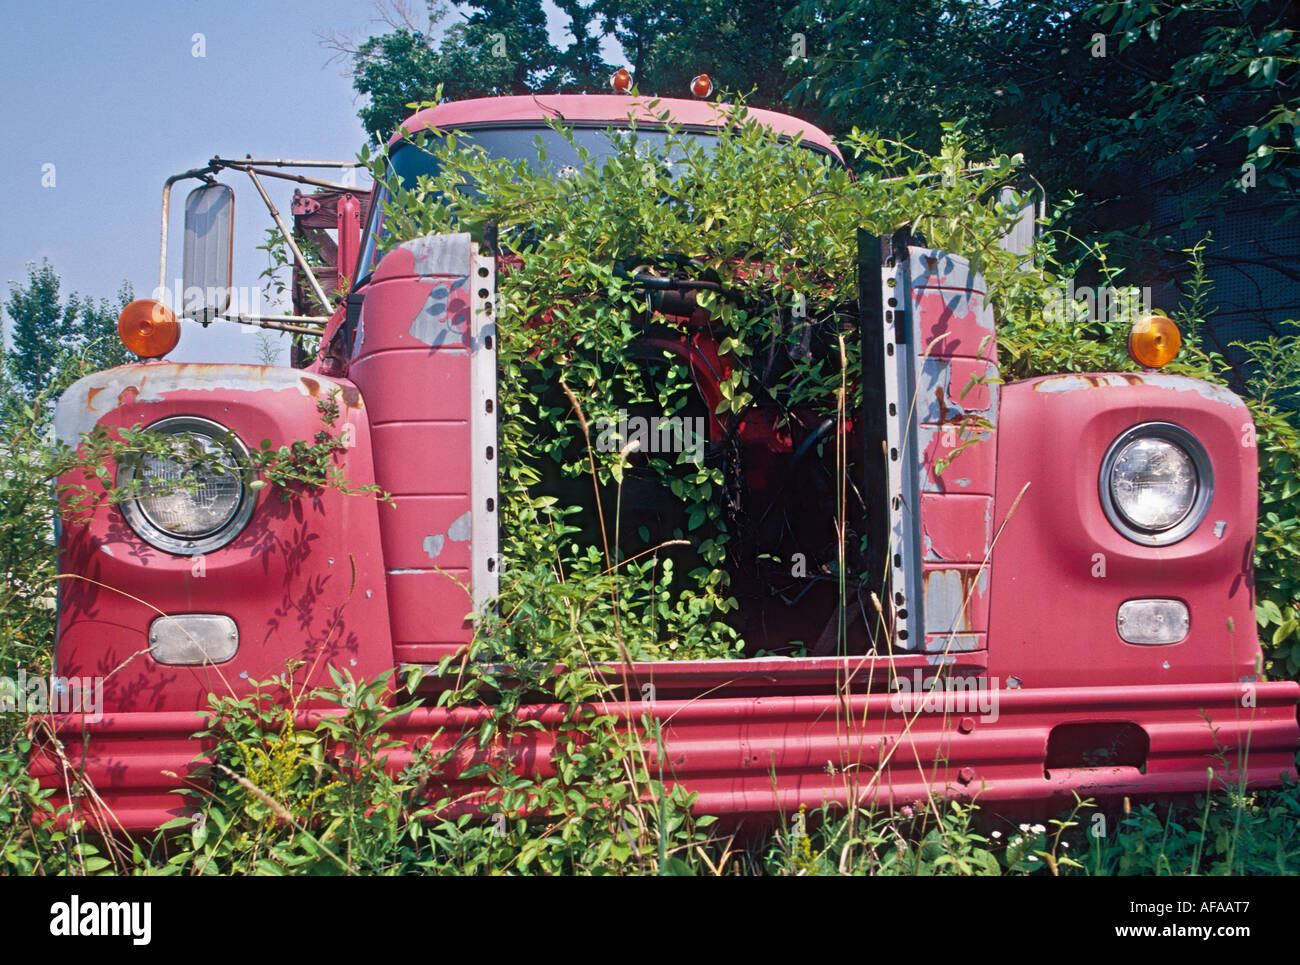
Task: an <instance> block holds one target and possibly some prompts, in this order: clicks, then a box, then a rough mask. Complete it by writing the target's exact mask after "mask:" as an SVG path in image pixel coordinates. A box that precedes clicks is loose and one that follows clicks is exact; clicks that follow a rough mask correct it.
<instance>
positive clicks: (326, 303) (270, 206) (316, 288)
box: [245, 168, 334, 313]
mask: <svg viewBox="0 0 1300 965" xmlns="http://www.w3.org/2000/svg"><path fill="white" fill-rule="evenodd" d="M245 173H247V174H248V176H249V177H250V178H252V180H253V186H254V187H256V188H257V193H258V194H260V195H261V196H262V203H263V204H265V205H266V210H268V211H270V212H271V217H272V218H274V219H275V223H276V226H277V227H279V229H280V236H281V237H282V238H284V240H285V242H286V243H287V244H288V245H289V250H290V251H292V252H293V257H294V259H295V260H296V261H297V262H298V265H299V267H300V268H302V272H303V274H304V275H305V276H306V277H307V281H308V283H310V285H311V290H312V294H314V295H315V296H316V300H317V301H318V302H319V303H320V307H321V310H322V311H324V312H326V313H329V312H332V311H334V306H333V305H332V304H330V300H329V297H328V296H327V295H326V294H325V289H323V288H321V286H320V280H319V279H318V278H317V277H316V273H315V272H314V271H312V267H311V265H309V264H307V259H306V258H305V257H304V256H303V253H302V251H301V249H299V247H298V243H297V242H296V241H294V240H293V234H292V232H290V231H289V229H288V227H287V226H286V225H285V223H284V219H283V218H282V217H280V212H279V211H278V210H276V207H275V204H274V203H273V202H272V201H271V196H270V195H269V194H267V193H266V189H265V188H264V187H262V182H261V181H260V180H259V179H258V177H257V172H256V171H254V170H253V169H252V168H247V169H245Z"/></svg>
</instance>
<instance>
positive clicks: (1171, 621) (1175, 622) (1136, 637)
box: [1115, 600, 1191, 645]
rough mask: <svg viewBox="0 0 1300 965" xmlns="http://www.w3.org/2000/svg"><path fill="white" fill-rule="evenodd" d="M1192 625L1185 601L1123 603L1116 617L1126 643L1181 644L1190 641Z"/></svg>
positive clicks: (1133, 601)
mask: <svg viewBox="0 0 1300 965" xmlns="http://www.w3.org/2000/svg"><path fill="white" fill-rule="evenodd" d="M1190 624H1191V618H1190V617H1189V615H1188V613H1187V604H1186V603H1184V602H1183V601H1182V600H1128V601H1127V602H1125V603H1122V604H1120V608H1119V613H1118V614H1117V615H1116V617H1115V627H1116V629H1117V630H1119V635H1120V638H1121V639H1122V640H1123V641H1124V642H1125V643H1140V644H1147V645H1151V644H1154V645H1160V644H1166V643H1178V642H1180V641H1182V640H1185V639H1187V628H1188V626H1190Z"/></svg>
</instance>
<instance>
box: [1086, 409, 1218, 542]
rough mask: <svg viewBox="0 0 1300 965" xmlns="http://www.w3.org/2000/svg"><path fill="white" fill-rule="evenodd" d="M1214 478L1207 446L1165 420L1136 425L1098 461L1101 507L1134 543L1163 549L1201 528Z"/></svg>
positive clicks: (1208, 504)
mask: <svg viewBox="0 0 1300 965" xmlns="http://www.w3.org/2000/svg"><path fill="white" fill-rule="evenodd" d="M1213 487H1214V478H1213V471H1212V469H1211V468H1210V460H1209V457H1208V456H1207V455H1206V453H1205V448H1204V447H1203V446H1202V445H1201V444H1200V442H1198V441H1197V439H1196V437H1195V436H1193V435H1192V434H1191V433H1190V432H1188V431H1187V430H1186V429H1183V428H1182V427H1181V426H1176V425H1172V424H1171V423H1165V422H1150V423H1147V424H1145V425H1140V426H1134V427H1133V428H1131V429H1129V430H1128V431H1126V432H1124V433H1123V434H1122V435H1121V436H1120V437H1119V438H1118V439H1116V440H1115V441H1114V442H1113V443H1111V446H1110V449H1109V450H1108V451H1107V453H1106V458H1105V460H1103V462H1102V467H1101V478H1100V480H1099V488H1100V495H1101V504H1102V508H1103V509H1104V510H1105V512H1106V516H1107V518H1108V519H1109V520H1110V522H1111V525H1113V526H1114V527H1115V528H1116V529H1117V530H1119V531H1120V532H1121V533H1123V534H1124V535H1125V536H1127V537H1128V538H1129V539H1131V540H1133V541H1134V542H1136V543H1144V544H1146V545H1148V546H1167V545H1169V544H1170V543H1176V542H1178V541H1179V540H1181V539H1184V538H1185V537H1187V536H1188V535H1190V534H1191V532H1192V531H1193V530H1194V529H1196V527H1197V526H1199V525H1200V523H1201V520H1202V519H1204V518H1205V514H1206V512H1207V511H1208V510H1209V506H1210V496H1211V495H1212V494H1213Z"/></svg>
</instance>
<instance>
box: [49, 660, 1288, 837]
mask: <svg viewBox="0 0 1300 965" xmlns="http://www.w3.org/2000/svg"><path fill="white" fill-rule="evenodd" d="M960 696H961V695H960V694H956V695H949V697H957V698H960ZM925 698H926V695H925V694H917V695H896V694H872V695H841V696H834V695H805V696H778V697H752V696H751V697H723V698H717V699H707V698H706V699H694V700H662V699H661V700H658V701H656V702H654V703H642V702H633V703H627V704H616V705H610V707H609V708H608V709H609V710H610V711H611V712H612V713H614V714H615V715H616V716H618V717H619V718H621V719H623V720H625V721H634V722H635V721H640V719H641V718H642V716H643V715H646V714H649V715H651V716H652V717H653V718H656V719H658V720H659V721H661V722H662V725H663V732H664V749H665V761H664V764H665V774H666V775H667V776H670V778H671V779H672V780H673V781H676V782H678V783H680V784H683V785H685V787H686V788H687V789H688V790H691V791H694V792H697V793H698V794H699V799H698V801H697V804H696V810H697V812H699V813H701V814H715V815H720V816H733V817H740V816H746V815H766V814H772V813H775V812H787V813H788V812H790V811H792V810H794V809H797V808H798V806H799V805H800V804H806V805H808V806H809V807H810V808H815V807H818V806H820V805H821V804H822V803H824V802H828V803H831V804H833V805H844V804H846V803H847V802H849V801H853V800H858V801H861V802H864V803H868V804H876V805H902V804H905V803H910V802H913V801H918V800H923V799H925V798H926V797H927V796H928V795H930V794H937V795H945V796H949V797H958V798H962V799H967V800H969V799H977V800H979V801H981V802H996V803H1000V804H1006V803H1009V802H1018V803H1019V804H1022V805H1032V804H1038V805H1044V804H1054V803H1060V804H1066V803H1068V802H1070V801H1072V800H1073V795H1074V794H1075V793H1078V794H1079V795H1080V796H1081V797H1084V798H1088V797H1093V798H1104V797H1114V796H1118V795H1131V796H1145V795H1152V794H1160V793H1179V792H1204V791H1205V790H1206V789H1207V786H1213V787H1219V786H1221V784H1220V782H1221V781H1227V780H1237V779H1239V778H1241V777H1245V779H1246V780H1247V781H1248V782H1249V784H1250V785H1251V786H1254V787H1267V786H1276V785H1278V784H1280V783H1281V782H1282V781H1283V780H1286V779H1294V778H1295V776H1296V769H1295V755H1296V747H1297V739H1298V738H1300V727H1298V726H1297V719H1296V703H1297V699H1300V684H1297V683H1295V682H1291V681H1284V682H1273V683H1258V684H1213V685H1209V684H1207V685H1195V684H1192V685H1178V686H1144V687H1090V688H1057V689H1040V690H1008V689H1001V690H991V691H987V692H985V693H984V694H982V695H980V698H981V699H982V700H983V701H984V703H983V704H982V705H978V706H977V705H976V704H975V703H974V702H973V700H974V698H973V697H972V702H968V703H966V704H965V705H962V704H960V703H958V702H954V701H952V700H949V701H948V704H947V706H942V705H943V703H944V701H939V700H937V699H936V698H934V697H931V698H930V705H929V709H926V707H925V705H924V704H921V701H922V700H924V699H925ZM936 705H938V706H936ZM1252 705H1253V706H1252ZM918 708H919V709H918ZM994 708H995V711H994ZM568 710H569V708H567V707H565V706H563V705H536V706H533V707H530V708H527V709H526V710H525V711H524V712H523V714H522V716H523V717H525V718H533V719H536V720H537V721H538V722H539V723H541V724H542V725H543V728H542V729H541V730H525V731H523V733H522V735H521V734H519V733H517V734H516V735H515V738H514V739H513V740H512V743H511V748H510V752H511V753H512V754H513V755H515V759H516V761H517V762H519V763H517V768H518V769H519V770H521V771H528V772H533V773H537V774H539V775H543V776H544V775H547V774H549V773H551V762H550V758H551V753H552V748H553V746H554V734H555V730H556V728H558V727H559V725H560V724H561V722H562V721H563V719H564V718H565V715H566V713H567V712H568ZM321 713H322V712H320V711H303V712H300V715H299V721H298V723H299V725H300V726H303V727H312V726H315V723H316V722H318V721H319V719H320V716H321ZM486 713H487V711H484V710H477V709H461V710H452V711H447V710H429V709H421V710H418V711H415V712H413V713H411V714H409V715H407V716H405V717H403V718H399V719H398V720H396V721H394V723H393V724H392V725H391V728H392V731H393V733H394V736H397V737H399V738H401V739H402V740H404V741H406V742H407V743H408V744H414V743H422V742H425V741H428V740H430V739H432V740H433V742H434V744H435V745H436V746H442V747H450V746H451V745H452V744H453V743H454V742H455V739H456V737H457V735H459V734H461V733H463V732H464V731H465V730H467V729H468V730H475V731H476V730H477V729H478V727H479V725H480V724H481V723H482V721H483V718H484V715H485V714H486ZM995 718H996V719H995ZM45 720H46V721H48V723H49V724H50V727H49V728H48V729H47V728H44V727H40V728H38V730H39V731H40V732H42V733H43V734H44V735H45V737H44V739H43V740H40V741H38V745H37V750H36V751H35V752H34V758H33V770H34V773H36V774H37V775H38V776H39V778H40V780H41V783H42V784H43V785H44V786H47V787H51V788H54V789H55V791H56V794H55V804H56V805H57V804H61V803H65V802H66V801H67V800H68V796H69V793H71V794H72V795H73V796H74V797H76V798H77V800H78V807H79V809H80V812H81V814H82V815H83V816H84V817H86V818H88V819H90V820H91V821H93V822H94V823H95V824H97V825H101V826H103V827H105V828H113V829H121V830H126V831H144V830H148V829H152V828H155V827H157V826H158V825H160V824H162V823H164V822H166V821H168V820H171V819H173V818H176V817H180V816H183V815H186V814H193V813H194V811H195V804H194V799H193V798H192V797H189V798H187V797H184V796H182V795H181V794H179V793H177V790H178V789H179V788H180V787H181V786H182V784H183V781H184V778H185V776H186V775H187V774H190V773H192V771H193V769H194V767H195V762H196V758H198V757H199V755H200V752H201V751H202V748H201V747H200V745H199V742H198V741H196V740H193V739H192V738H191V737H190V735H191V734H192V733H194V732H195V731H198V730H200V729H201V728H202V726H203V716H202V715H200V714H199V713H189V712H187V713H170V712H165V713H124V714H108V715H105V716H104V718H103V719H102V720H101V721H99V722H97V723H93V724H92V723H84V724H83V722H82V721H81V720H80V719H79V718H76V717H74V716H71V715H65V716H51V717H49V718H46V719H45ZM1121 722H1122V723H1130V724H1133V725H1136V726H1137V727H1139V728H1141V730H1142V732H1143V733H1144V734H1145V736H1146V738H1147V739H1148V740H1149V747H1148V748H1147V749H1146V750H1145V753H1144V755H1143V761H1142V762H1141V764H1133V763H1130V764H1127V765H1115V766H1109V765H1105V764H1097V765H1095V766H1079V767H1068V766H1067V767H1061V768H1053V769H1051V770H1049V769H1048V763H1049V762H1048V758H1047V752H1048V742H1049V738H1050V737H1051V734H1052V731H1053V729H1054V728H1058V727H1061V726H1063V725H1072V724H1073V725H1078V724H1094V725H1098V726H1102V725H1106V724H1114V723H1121ZM648 750H649V751H650V752H651V753H653V752H654V747H653V742H651V743H650V745H649V746H648ZM407 759H408V755H407V753H406V752H399V753H396V754H394V755H392V757H391V758H390V764H392V765H394V766H398V767H400V766H401V765H402V764H403V763H405V761H406V760H407ZM1225 762H1226V767H1225ZM465 763H467V761H466V762H465ZM1207 768H1209V769H1212V770H1213V774H1214V777H1213V781H1212V785H1211V782H1210V779H1209V778H1208V776H1207ZM452 770H453V772H454V770H456V768H453V769H452ZM83 778H84V781H85V784H87V785H89V786H91V787H93V788H94V792H95V793H94V794H93V795H90V794H81V795H78V792H77V790H76V789H77V788H78V787H80V786H81V784H82V779H83ZM480 780H481V781H482V779H480ZM477 783H478V782H459V781H457V780H456V778H455V774H454V773H452V774H451V775H450V776H449V778H448V785H447V790H450V791H452V792H453V794H457V795H459V794H468V795H470V796H473V792H474V791H476V790H480V789H485V788H486V782H485V781H483V782H482V785H481V787H478V786H476V784H477Z"/></svg>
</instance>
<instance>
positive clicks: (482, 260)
mask: <svg viewBox="0 0 1300 965" xmlns="http://www.w3.org/2000/svg"><path fill="white" fill-rule="evenodd" d="M471 268H472V275H471V286H472V292H473V293H472V295H471V296H470V325H471V331H470V349H469V354H470V399H471V402H470V421H469V424H470V446H471V449H472V451H473V456H472V459H471V462H470V467H471V479H470V494H471V499H472V500H473V502H472V503H471V511H470V516H471V519H472V534H473V535H472V542H471V545H470V554H471V561H472V562H471V578H472V579H473V581H474V582H473V597H474V611H475V612H476V613H482V612H483V609H484V608H485V607H486V606H488V604H489V602H490V601H491V600H493V599H494V598H495V597H496V595H497V591H498V587H499V582H500V575H499V571H500V566H499V541H500V536H499V529H498V526H499V524H498V512H497V510H498V507H497V325H496V291H497V287H496V259H494V258H492V257H491V255H489V254H487V253H486V252H484V251H482V250H480V248H479V246H477V245H475V246H474V256H473V258H472V260H471Z"/></svg>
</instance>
